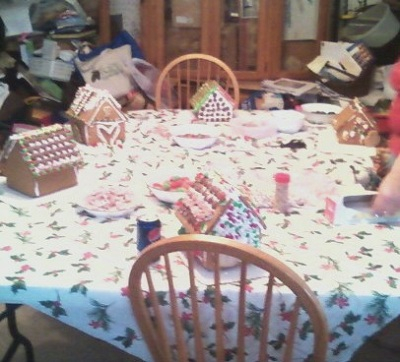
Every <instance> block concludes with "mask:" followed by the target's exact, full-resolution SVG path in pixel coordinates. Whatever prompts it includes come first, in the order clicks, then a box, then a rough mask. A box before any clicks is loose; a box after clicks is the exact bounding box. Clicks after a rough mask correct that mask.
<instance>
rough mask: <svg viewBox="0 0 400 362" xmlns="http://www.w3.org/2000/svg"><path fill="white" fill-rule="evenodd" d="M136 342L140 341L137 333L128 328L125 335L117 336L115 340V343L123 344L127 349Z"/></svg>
mask: <svg viewBox="0 0 400 362" xmlns="http://www.w3.org/2000/svg"><path fill="white" fill-rule="evenodd" d="M136 340H140V338H139V337H138V336H137V334H136V332H135V331H134V330H133V329H132V328H126V329H125V335H123V336H117V337H115V338H114V341H117V342H121V344H122V345H123V346H124V347H125V348H129V347H130V346H132V344H133V341H136Z"/></svg>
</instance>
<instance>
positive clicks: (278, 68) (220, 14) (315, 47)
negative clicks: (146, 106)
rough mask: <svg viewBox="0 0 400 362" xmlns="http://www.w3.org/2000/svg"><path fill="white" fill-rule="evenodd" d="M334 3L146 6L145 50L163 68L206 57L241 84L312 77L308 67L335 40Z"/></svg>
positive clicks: (283, 0) (240, 0)
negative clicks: (187, 57)
mask: <svg viewBox="0 0 400 362" xmlns="http://www.w3.org/2000/svg"><path fill="white" fill-rule="evenodd" d="M332 4H333V2H332V1H331V0H297V1H292V0H163V1H162V0H142V3H141V39H140V42H141V46H142V49H143V52H144V54H145V56H146V59H147V60H148V61H149V62H151V63H153V64H154V65H156V66H157V67H158V68H162V67H163V66H164V65H165V64H167V63H168V62H169V61H170V60H172V59H173V58H175V57H177V56H179V55H182V54H186V53H191V52H202V53H208V54H211V55H214V56H217V57H219V58H221V59H222V60H224V61H225V62H226V63H227V64H228V65H229V66H230V67H231V68H232V69H233V70H234V72H235V74H236V76H237V77H238V79H239V80H261V79H266V78H268V79H276V78H279V77H289V78H293V79H306V78H308V77H309V76H310V73H309V71H308V70H307V68H306V64H307V63H308V62H309V61H311V60H312V59H313V58H314V57H315V56H316V55H317V54H318V53H319V46H320V41H321V40H324V39H329V37H330V22H329V20H330V14H331V6H332Z"/></svg>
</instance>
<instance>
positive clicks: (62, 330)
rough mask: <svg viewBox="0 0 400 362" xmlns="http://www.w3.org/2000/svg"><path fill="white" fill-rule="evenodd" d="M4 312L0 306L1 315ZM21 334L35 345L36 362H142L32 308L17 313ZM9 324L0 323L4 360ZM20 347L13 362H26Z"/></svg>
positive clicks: (0, 349) (20, 309)
mask: <svg viewBox="0 0 400 362" xmlns="http://www.w3.org/2000/svg"><path fill="white" fill-rule="evenodd" d="M3 310H4V308H3V306H2V305H0V312H1V311H3ZM17 323H18V328H19V330H20V332H21V333H22V334H23V335H25V336H26V337H27V338H29V339H30V341H31V342H32V344H33V348H34V353H35V362H80V361H85V362H139V361H141V360H139V359H136V358H134V357H133V356H131V355H128V354H127V353H125V352H123V351H122V350H119V349H118V348H116V347H114V346H111V345H109V344H108V343H105V342H102V341H99V340H97V339H95V338H92V337H90V336H89V335H87V334H85V333H82V332H80V331H78V330H76V329H75V328H72V327H70V326H68V325H66V324H64V323H61V322H59V321H57V320H55V319H53V318H51V317H49V316H46V315H44V314H42V313H39V312H37V311H35V310H33V309H32V308H30V307H27V306H23V307H21V308H19V309H17ZM10 340H11V339H10V336H9V334H8V329H7V325H6V323H5V321H2V322H1V323H0V359H1V358H3V356H4V353H5V351H6V350H7V348H8V346H9V342H10ZM25 361H26V359H25V351H24V349H23V347H19V348H18V351H17V353H16V355H15V356H14V358H13V359H12V362H25Z"/></svg>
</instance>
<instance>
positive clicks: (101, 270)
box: [0, 111, 400, 361]
mask: <svg viewBox="0 0 400 362" xmlns="http://www.w3.org/2000/svg"><path fill="white" fill-rule="evenodd" d="M192 118H193V116H192V114H191V112H190V111H162V112H155V111H137V112H134V113H132V114H131V119H130V120H129V121H128V123H127V137H126V141H125V143H123V144H121V145H116V146H113V147H111V146H98V147H88V146H83V145H82V146H80V149H81V152H82V155H83V158H84V167H83V169H81V170H80V173H79V184H78V186H76V187H73V188H71V189H67V190H63V191H60V192H57V193H55V194H50V195H47V196H43V197H40V198H33V199H31V198H28V197H26V196H23V195H22V194H19V193H17V192H14V191H12V190H10V189H9V188H8V187H7V186H6V184H5V180H4V178H3V179H2V180H1V181H2V182H1V185H0V214H1V221H0V264H1V266H2V267H1V271H0V303H21V304H27V305H30V306H32V307H33V308H35V309H37V310H39V311H41V312H43V313H45V314H48V315H51V316H53V317H54V318H57V319H58V320H59V321H61V322H63V323H66V324H69V325H72V326H74V327H76V328H78V329H80V330H82V331H83V332H85V333H88V334H90V335H92V336H94V337H96V338H99V339H102V340H105V341H106V342H108V343H111V344H113V345H115V346H117V347H118V348H121V349H123V350H125V351H127V352H128V353H131V354H132V355H136V356H138V357H140V358H142V359H143V360H145V361H150V360H151V357H150V354H149V352H148V350H147V347H146V346H145V343H144V341H143V339H142V337H141V334H140V331H139V329H138V327H137V325H136V322H135V320H134V317H133V315H132V312H131V306H130V303H129V299H128V297H127V292H128V291H127V284H128V275H129V272H130V269H131V266H132V263H134V261H135V258H136V256H137V248H136V217H135V215H136V213H138V212H139V211H140V210H142V208H145V209H150V210H151V211H153V212H155V213H156V214H157V215H158V217H159V218H160V220H161V222H162V234H163V236H166V237H169V236H173V235H176V234H177V232H178V230H179V228H180V226H181V225H180V223H179V221H178V220H177V218H176V216H175V215H174V212H173V208H172V207H171V205H168V204H164V203H162V202H160V201H158V200H157V199H156V198H155V197H154V196H153V195H152V194H151V192H150V191H149V189H148V187H147V184H146V180H148V177H149V176H151V175H152V174H153V173H155V171H157V170H158V169H160V170H162V169H168V168H169V169H180V170H183V171H184V172H186V171H187V172H188V173H189V172H193V171H194V172H196V171H202V172H205V171H210V172H211V171H214V170H218V172H219V173H220V174H221V175H223V176H224V177H225V178H226V179H228V180H230V181H231V182H234V183H235V185H237V186H239V188H240V189H241V190H243V192H246V193H249V194H251V195H252V196H253V201H254V203H255V205H256V206H257V207H258V208H259V211H260V213H261V215H262V217H263V219H264V221H265V223H266V225H267V228H266V230H264V231H263V235H262V241H261V245H260V248H261V249H262V250H265V251H266V252H268V253H270V254H271V255H273V256H275V257H277V258H278V259H280V260H282V261H283V262H285V263H287V264H288V265H289V266H290V267H292V268H293V269H294V270H295V271H296V272H297V273H299V274H300V275H301V276H302V277H303V278H304V279H305V280H306V281H307V282H308V283H309V285H310V287H311V289H312V290H314V291H315V292H316V293H317V295H318V298H319V300H320V301H321V303H322V305H323V308H324V310H325V313H326V316H327V319H328V323H329V327H330V332H331V339H330V344H329V351H328V358H327V360H328V361H346V360H348V359H349V358H350V356H351V354H352V353H353V352H354V351H355V349H356V348H357V347H358V346H360V345H361V344H362V343H363V341H364V339H365V338H366V337H368V336H370V335H372V334H373V333H374V332H376V331H378V330H379V329H381V328H382V327H383V326H384V325H385V324H386V323H388V322H389V321H391V320H392V319H393V318H395V317H396V316H397V315H398V314H399V313H400V304H399V287H398V283H399V277H400V274H399V273H400V259H399V253H400V241H399V237H398V235H399V228H398V227H397V226H393V225H385V224H379V225H377V224H364V223H360V224H356V225H342V226H333V225H331V224H330V223H329V222H328V221H327V219H326V218H325V217H324V215H323V209H324V206H325V205H324V199H325V197H326V196H329V195H333V194H336V193H340V190H339V189H340V188H341V187H343V186H352V185H354V184H355V180H356V179H357V178H360V175H363V174H365V175H367V174H368V169H369V168H371V167H372V162H371V158H370V155H371V152H373V151H371V150H369V149H367V148H365V147H361V146H359V148H357V147H355V148H351V150H352V151H351V152H350V151H348V150H349V149H346V148H343V151H341V148H340V147H334V146H333V145H334V144H335V137H334V133H332V132H330V129H329V127H330V126H326V125H322V126H321V125H312V124H307V125H306V126H305V127H304V128H303V130H302V131H301V132H299V133H296V134H278V135H276V136H274V137H271V138H266V139H262V140H253V139H246V138H243V137H240V136H237V135H236V134H234V133H233V132H232V130H231V129H230V127H229V125H228V124H226V123H218V124H215V127H217V128H219V129H220V131H221V136H220V137H219V139H218V141H217V143H216V144H215V145H213V146H212V147H211V148H208V149H204V150H188V149H184V148H181V147H179V146H178V145H176V144H174V143H173V142H171V139H170V135H169V132H168V127H169V126H170V125H172V124H179V123H189V122H191V120H192ZM299 144H302V145H303V146H305V147H300V148H296V147H288V146H290V145H292V146H293V145H299ZM333 149H335V152H332V151H333ZM353 150H354V151H353ZM277 171H286V172H289V173H290V175H291V179H292V181H291V184H290V202H291V204H292V207H291V211H290V212H289V213H288V214H286V215H285V214H281V213H278V212H276V211H274V209H273V208H272V207H271V200H272V198H273V192H274V184H273V177H272V176H273V174H274V173H275V172H277ZM160 181H162V180H160ZM100 186H107V187H109V186H113V187H119V188H122V189H124V190H129V191H131V192H133V194H134V199H135V200H134V201H135V210H136V211H134V212H133V213H132V214H131V216H130V217H119V218H114V217H113V215H107V214H101V215H97V216H96V217H93V215H91V214H90V212H89V213H88V212H87V210H86V211H85V210H84V209H83V208H82V207H81V206H82V203H83V200H84V199H85V197H86V196H87V195H89V194H91V193H93V191H94V190H96V189H97V188H98V187H100ZM89 211H90V210H89ZM155 267H158V266H157V263H156V264H155ZM258 283H261V284H262V281H260V280H254V281H252V282H251V288H249V293H252V294H253V296H254V298H255V300H256V297H257V285H258ZM261 284H260V285H261ZM255 303H256V302H255ZM281 318H282V319H284V318H285V316H284V315H283V314H282V316H281ZM280 322H282V321H280ZM250 327H251V326H250ZM228 336H229V333H228V332H227V338H228ZM306 339H307V338H306ZM306 342H307V341H306ZM298 352H299V351H298ZM276 353H277V356H278V355H279V348H277V349H276ZM299 353H300V355H299V360H304V359H305V358H306V356H307V352H306V351H300V352H299Z"/></svg>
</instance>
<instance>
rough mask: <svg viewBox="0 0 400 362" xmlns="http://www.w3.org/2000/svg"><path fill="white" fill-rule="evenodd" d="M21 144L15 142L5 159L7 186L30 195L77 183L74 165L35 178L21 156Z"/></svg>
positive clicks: (61, 188)
mask: <svg viewBox="0 0 400 362" xmlns="http://www.w3.org/2000/svg"><path fill="white" fill-rule="evenodd" d="M20 152H21V146H20V145H19V144H18V143H17V144H16V145H15V146H14V147H13V149H12V150H11V152H10V154H9V155H8V158H7V160H6V161H5V166H4V174H5V176H6V179H7V186H8V187H10V188H12V189H13V190H16V191H18V192H21V193H23V194H25V195H28V196H31V197H38V196H44V195H47V194H50V193H53V192H56V191H59V190H63V189H66V188H69V187H72V186H75V185H76V184H77V175H76V170H75V168H74V167H67V168H63V169H62V170H57V171H55V172H52V173H49V174H47V175H43V176H40V177H37V178H35V177H34V176H33V174H32V172H31V171H30V169H29V166H28V164H27V163H26V162H25V161H24V160H23V159H22V157H21V154H20Z"/></svg>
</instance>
